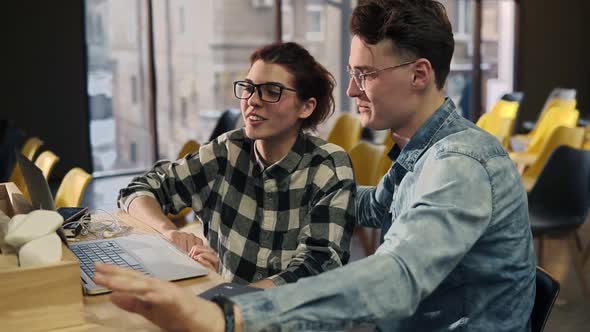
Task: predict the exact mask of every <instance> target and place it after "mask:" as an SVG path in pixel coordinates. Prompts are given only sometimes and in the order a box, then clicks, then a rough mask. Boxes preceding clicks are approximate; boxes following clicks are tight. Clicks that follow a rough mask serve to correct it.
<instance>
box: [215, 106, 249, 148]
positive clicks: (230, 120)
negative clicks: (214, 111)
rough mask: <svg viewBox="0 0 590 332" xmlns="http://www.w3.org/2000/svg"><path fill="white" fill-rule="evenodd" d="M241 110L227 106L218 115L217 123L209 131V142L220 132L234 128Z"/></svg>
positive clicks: (220, 133) (223, 132)
mask: <svg viewBox="0 0 590 332" xmlns="http://www.w3.org/2000/svg"><path fill="white" fill-rule="evenodd" d="M240 116H241V112H240V110H238V109H235V108H228V109H226V110H225V111H223V113H221V116H220V117H219V120H217V124H216V125H215V128H214V129H213V132H212V133H211V137H209V142H211V141H213V140H214V139H216V138H217V137H219V136H220V135H222V134H225V133H227V132H228V131H230V130H234V129H236V126H237V125H238V120H239V119H240Z"/></svg>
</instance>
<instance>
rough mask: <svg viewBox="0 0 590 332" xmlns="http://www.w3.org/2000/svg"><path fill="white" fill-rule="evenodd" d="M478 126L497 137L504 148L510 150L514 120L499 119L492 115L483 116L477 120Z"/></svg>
mask: <svg viewBox="0 0 590 332" xmlns="http://www.w3.org/2000/svg"><path fill="white" fill-rule="evenodd" d="M476 125H477V126H478V127H480V128H481V129H483V130H485V131H487V132H488V133H490V134H491V135H493V136H495V137H496V138H497V139H498V141H500V143H502V146H504V147H505V148H508V146H509V142H510V134H511V133H512V127H513V126H514V119H511V118H508V117H498V116H494V115H493V114H491V113H485V114H482V115H481V116H480V117H479V119H478V120H477V123H476Z"/></svg>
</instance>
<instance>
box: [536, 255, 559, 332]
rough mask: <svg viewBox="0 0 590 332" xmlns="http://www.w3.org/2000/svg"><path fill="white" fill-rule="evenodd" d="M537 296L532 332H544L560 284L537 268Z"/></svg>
mask: <svg viewBox="0 0 590 332" xmlns="http://www.w3.org/2000/svg"><path fill="white" fill-rule="evenodd" d="M535 284H536V294H535V303H534V305H533V311H532V313H531V332H542V331H543V329H544V328H545V324H546V323H547V319H548V318H549V315H550V314H551V309H553V304H554V303H555V300H556V299H557V295H558V294H559V282H557V280H555V279H554V278H553V277H551V275H549V273H547V272H546V271H545V270H543V269H542V268H540V267H538V266H537V273H536V282H535Z"/></svg>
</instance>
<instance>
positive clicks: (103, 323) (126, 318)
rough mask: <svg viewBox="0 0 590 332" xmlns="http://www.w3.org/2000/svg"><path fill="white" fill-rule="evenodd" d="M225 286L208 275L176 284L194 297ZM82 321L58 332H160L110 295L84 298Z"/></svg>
mask: <svg viewBox="0 0 590 332" xmlns="http://www.w3.org/2000/svg"><path fill="white" fill-rule="evenodd" d="M115 216H116V217H117V218H118V219H119V220H121V221H122V222H123V223H125V224H127V225H129V226H131V227H133V229H132V233H136V234H145V233H155V232H156V231H155V230H153V229H152V228H150V227H148V226H146V225H144V224H142V223H141V222H139V221H138V220H137V219H135V218H133V217H131V216H129V215H128V214H126V213H124V212H118V213H116V214H115ZM186 229H187V230H188V231H192V232H195V233H197V234H199V232H200V227H199V226H197V225H195V226H192V224H191V225H189V226H187V228H186ZM222 282H224V280H223V279H222V278H221V276H220V275H219V274H217V273H215V272H211V271H209V274H208V275H207V276H204V277H198V278H193V279H189V280H182V281H178V282H176V284H178V285H180V286H182V287H185V288H187V289H188V290H190V291H192V292H194V293H195V296H197V294H199V293H201V292H203V291H205V290H207V289H209V288H211V287H213V286H215V285H218V284H220V283H222ZM84 319H85V320H86V324H83V325H79V326H75V327H71V328H67V329H60V330H59V331H130V330H141V331H159V330H160V329H159V328H158V327H157V326H156V325H154V324H152V323H151V322H150V321H148V320H146V319H145V318H143V317H142V316H140V315H138V314H132V313H129V312H126V311H124V310H122V309H119V308H118V307H117V306H115V305H114V304H112V303H111V302H110V300H109V294H103V295H94V296H84Z"/></svg>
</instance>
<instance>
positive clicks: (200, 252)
mask: <svg viewBox="0 0 590 332" xmlns="http://www.w3.org/2000/svg"><path fill="white" fill-rule="evenodd" d="M188 255H189V257H191V258H192V259H194V260H196V261H197V262H199V263H201V265H203V266H205V267H206V268H208V269H210V270H213V271H215V272H217V271H219V257H218V256H217V253H216V252H215V251H214V250H213V249H212V248H211V247H209V246H205V245H194V246H193V247H192V248H191V250H190V251H189V252H188Z"/></svg>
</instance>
